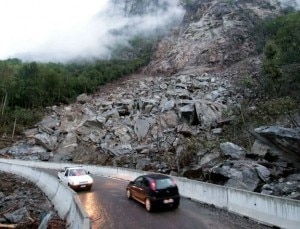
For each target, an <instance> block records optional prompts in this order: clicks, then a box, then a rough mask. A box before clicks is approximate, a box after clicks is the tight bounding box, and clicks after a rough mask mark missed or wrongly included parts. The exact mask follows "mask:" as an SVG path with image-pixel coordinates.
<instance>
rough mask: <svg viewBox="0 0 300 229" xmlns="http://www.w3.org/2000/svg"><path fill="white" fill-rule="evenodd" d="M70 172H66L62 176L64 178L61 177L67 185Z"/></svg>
mask: <svg viewBox="0 0 300 229" xmlns="http://www.w3.org/2000/svg"><path fill="white" fill-rule="evenodd" d="M68 172H69V170H66V171H65V172H64V173H63V174H62V177H61V180H62V182H63V183H65V184H68Z"/></svg>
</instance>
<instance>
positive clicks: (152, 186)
mask: <svg viewBox="0 0 300 229" xmlns="http://www.w3.org/2000/svg"><path fill="white" fill-rule="evenodd" d="M150 188H151V189H152V190H153V191H155V190H156V184H155V180H151V181H150Z"/></svg>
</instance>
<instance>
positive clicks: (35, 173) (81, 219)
mask: <svg viewBox="0 0 300 229" xmlns="http://www.w3.org/2000/svg"><path fill="white" fill-rule="evenodd" d="M21 164H25V165H26V166H22V165H21ZM28 165H29V163H28V162H25V163H24V162H23V163H20V161H19V163H16V164H12V161H10V163H3V161H2V162H0V170H2V171H4V172H8V173H13V174H16V175H19V176H22V177H25V178H27V179H28V180H30V181H32V182H33V183H35V184H36V185H37V186H38V187H39V188H40V189H41V190H42V191H43V192H44V193H45V194H46V195H47V197H48V198H49V199H50V200H51V202H52V203H53V205H54V207H55V210H56V211H57V213H58V215H59V217H60V218H61V219H65V220H66V221H67V224H68V225H69V226H68V228H72V229H73V228H74V229H90V228H91V225H90V219H89V218H88V216H87V214H86V212H85V210H84V209H83V208H82V206H81V203H80V201H79V200H78V197H77V194H76V193H75V192H74V191H73V190H71V189H70V188H69V187H67V186H66V185H64V184H63V183H61V182H59V180H58V179H56V177H53V176H52V175H49V174H47V173H44V172H42V171H40V170H38V169H36V168H33V167H34V166H33V164H31V163H30V165H31V166H33V167H28ZM35 167H38V166H35Z"/></svg>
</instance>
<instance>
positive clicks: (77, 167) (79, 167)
mask: <svg viewBox="0 0 300 229" xmlns="http://www.w3.org/2000/svg"><path fill="white" fill-rule="evenodd" d="M65 169H83V168H82V166H73V167H65Z"/></svg>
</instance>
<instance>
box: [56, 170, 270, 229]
mask: <svg viewBox="0 0 300 229" xmlns="http://www.w3.org/2000/svg"><path fill="white" fill-rule="evenodd" d="M51 174H56V172H53V171H52V172H51ZM93 178H94V186H93V187H92V190H91V191H90V192H78V196H79V198H80V200H81V202H82V204H83V206H84V208H85V210H86V212H87V213H88V215H89V216H90V218H91V220H92V227H93V229H128V228H131V229H135V228H138V229H152V228H153V229H154V228H155V229H179V228H180V229H197V228H199V229H200V228H201V229H211V228H214V229H224V228H226V229H227V228H228V229H229V228H232V229H235V228H239V229H240V228H244V229H249V228H253V229H254V228H255V229H266V228H269V227H267V226H264V225H261V224H258V223H256V222H254V221H251V220H249V219H246V218H244V217H240V216H237V215H234V214H230V213H228V212H226V211H224V210H221V209H217V208H214V207H212V206H208V205H205V204H200V203H198V202H194V201H191V200H188V199H185V198H182V199H181V203H180V206H179V208H178V209H176V210H161V211H157V212H154V213H149V212H147V211H146V209H145V208H144V206H143V205H141V204H140V203H137V202H135V201H133V200H128V199H127V197H126V193H125V187H126V185H127V183H128V182H127V181H123V180H117V179H111V178H105V177H100V176H93ZM179 191H180V190H179Z"/></svg>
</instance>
